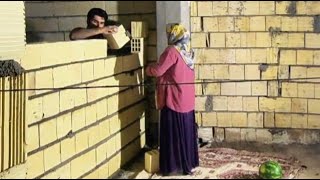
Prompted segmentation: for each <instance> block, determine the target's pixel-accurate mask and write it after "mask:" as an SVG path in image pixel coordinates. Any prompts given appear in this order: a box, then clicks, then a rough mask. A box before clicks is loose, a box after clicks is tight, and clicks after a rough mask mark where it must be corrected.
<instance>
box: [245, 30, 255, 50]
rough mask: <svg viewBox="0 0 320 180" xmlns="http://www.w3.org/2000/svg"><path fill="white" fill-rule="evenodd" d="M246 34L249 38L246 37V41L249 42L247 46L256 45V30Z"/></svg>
mask: <svg viewBox="0 0 320 180" xmlns="http://www.w3.org/2000/svg"><path fill="white" fill-rule="evenodd" d="M246 36H247V38H246V42H247V45H246V47H256V33H254V32H251V33H246ZM243 47H244V46H243Z"/></svg>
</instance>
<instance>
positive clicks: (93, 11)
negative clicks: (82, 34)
mask: <svg viewBox="0 0 320 180" xmlns="http://www.w3.org/2000/svg"><path fill="white" fill-rule="evenodd" d="M95 15H97V16H100V17H103V18H104V19H105V21H107V20H108V14H107V12H106V11H105V10H103V9H100V8H92V9H90V11H89V12H88V14H87V26H89V25H90V21H91V19H93V17H94V16H95Z"/></svg>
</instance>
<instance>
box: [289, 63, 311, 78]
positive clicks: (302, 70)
mask: <svg viewBox="0 0 320 180" xmlns="http://www.w3.org/2000/svg"><path fill="white" fill-rule="evenodd" d="M290 70H291V71H290V79H305V78H307V67H301V66H300V67H299V66H292V67H290Z"/></svg>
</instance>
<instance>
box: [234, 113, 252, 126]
mask: <svg viewBox="0 0 320 180" xmlns="http://www.w3.org/2000/svg"><path fill="white" fill-rule="evenodd" d="M231 121H232V127H247V124H248V122H247V113H232V115H231Z"/></svg>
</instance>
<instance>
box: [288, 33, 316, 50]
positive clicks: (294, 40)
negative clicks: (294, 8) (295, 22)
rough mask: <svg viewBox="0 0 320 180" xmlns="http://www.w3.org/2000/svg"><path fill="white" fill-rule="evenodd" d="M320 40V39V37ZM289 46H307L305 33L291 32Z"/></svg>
mask: <svg viewBox="0 0 320 180" xmlns="http://www.w3.org/2000/svg"><path fill="white" fill-rule="evenodd" d="M318 40H320V38H319V39H318ZM306 42H307V40H306ZM318 44H319V43H318ZM287 47H295V48H304V47H305V37H304V33H289V34H288V44H287ZM319 47H320V46H319Z"/></svg>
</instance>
